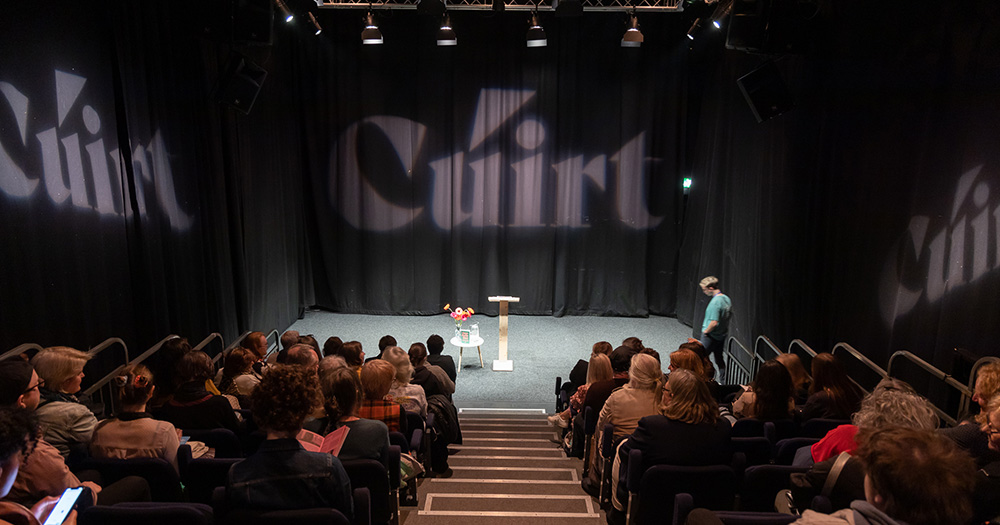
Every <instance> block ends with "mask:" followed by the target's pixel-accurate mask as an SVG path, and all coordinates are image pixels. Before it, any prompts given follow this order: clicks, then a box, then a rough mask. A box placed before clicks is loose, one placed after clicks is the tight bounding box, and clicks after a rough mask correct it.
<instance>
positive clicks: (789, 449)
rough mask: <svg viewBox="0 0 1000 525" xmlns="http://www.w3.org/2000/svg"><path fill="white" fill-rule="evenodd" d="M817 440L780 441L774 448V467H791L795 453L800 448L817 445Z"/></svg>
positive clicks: (793, 439)
mask: <svg viewBox="0 0 1000 525" xmlns="http://www.w3.org/2000/svg"><path fill="white" fill-rule="evenodd" d="M818 441H819V439H817V438H789V439H782V440H781V441H779V442H778V443H777V444H776V445H775V446H774V463H775V464H776V465H791V464H792V460H794V459H795V452H796V451H798V450H799V449H800V448H802V447H808V446H811V445H813V444H815V443H817V442H818Z"/></svg>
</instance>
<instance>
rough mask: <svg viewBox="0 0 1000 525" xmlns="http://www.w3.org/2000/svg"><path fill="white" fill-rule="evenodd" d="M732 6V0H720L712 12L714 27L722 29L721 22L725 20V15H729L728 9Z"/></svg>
mask: <svg viewBox="0 0 1000 525" xmlns="http://www.w3.org/2000/svg"><path fill="white" fill-rule="evenodd" d="M732 8H733V2H732V0H721V1H720V2H719V5H718V6H716V7H715V11H714V12H712V25H713V26H715V28H716V29H722V23H723V21H725V19H726V17H727V16H729V11H730V10H732Z"/></svg>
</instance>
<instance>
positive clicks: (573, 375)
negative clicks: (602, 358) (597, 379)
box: [559, 341, 613, 396]
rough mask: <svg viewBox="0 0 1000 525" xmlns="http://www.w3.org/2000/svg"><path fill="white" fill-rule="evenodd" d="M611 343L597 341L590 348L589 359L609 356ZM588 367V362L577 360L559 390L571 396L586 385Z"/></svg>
mask: <svg viewBox="0 0 1000 525" xmlns="http://www.w3.org/2000/svg"><path fill="white" fill-rule="evenodd" d="M612 350H613V348H612V347H611V343H609V342H607V341H598V342H596V343H594V345H593V346H591V347H590V358H593V357H594V356H595V355H597V354H604V355H606V356H610V355H611V351H612ZM589 366H590V361H589V360H586V361H585V360H583V359H579V360H577V362H576V364H575V365H573V369H572V370H570V372H569V380H568V381H563V384H562V385H560V387H559V390H560V391H563V392H566V393H567V394H568V395H570V396H572V395H573V394H574V393H575V392H576V389H577V388H579V387H581V386H583V385H584V384H586V383H587V368H588V367H589Z"/></svg>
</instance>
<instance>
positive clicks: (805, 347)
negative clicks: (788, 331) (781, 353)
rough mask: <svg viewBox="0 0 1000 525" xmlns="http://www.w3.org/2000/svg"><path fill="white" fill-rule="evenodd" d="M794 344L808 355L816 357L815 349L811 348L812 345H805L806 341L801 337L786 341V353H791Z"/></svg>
mask: <svg viewBox="0 0 1000 525" xmlns="http://www.w3.org/2000/svg"><path fill="white" fill-rule="evenodd" d="M796 346H797V347H799V348H801V349H803V350H805V351H806V353H807V354H809V356H810V357H816V351H815V350H813V349H812V347H810V346H809V345H807V344H806V342H805V341H803V340H801V339H793V340H792V342H791V343H788V353H789V354H790V353H792V348H794V347H796Z"/></svg>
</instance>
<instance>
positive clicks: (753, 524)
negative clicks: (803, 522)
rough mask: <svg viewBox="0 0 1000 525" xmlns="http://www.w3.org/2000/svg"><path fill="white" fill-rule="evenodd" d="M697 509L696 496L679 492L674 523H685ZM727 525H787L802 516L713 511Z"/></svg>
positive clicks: (675, 505) (681, 524)
mask: <svg viewBox="0 0 1000 525" xmlns="http://www.w3.org/2000/svg"><path fill="white" fill-rule="evenodd" d="M694 509H695V505H694V498H692V497H691V495H690V494H678V495H677V496H676V497H675V498H674V520H673V523H674V525H684V524H685V523H686V522H687V519H688V515H689V514H690V513H691V511H692V510H694ZM711 512H712V514H713V515H714V516H715V517H716V518H718V519H719V520H721V521H722V523H724V524H725V525H785V524H787V523H794V522H795V521H796V520H798V519H799V518H800V517H801V516H797V515H794V514H780V513H777V512H744V511H740V512H736V511H728V510H722V511H711Z"/></svg>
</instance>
